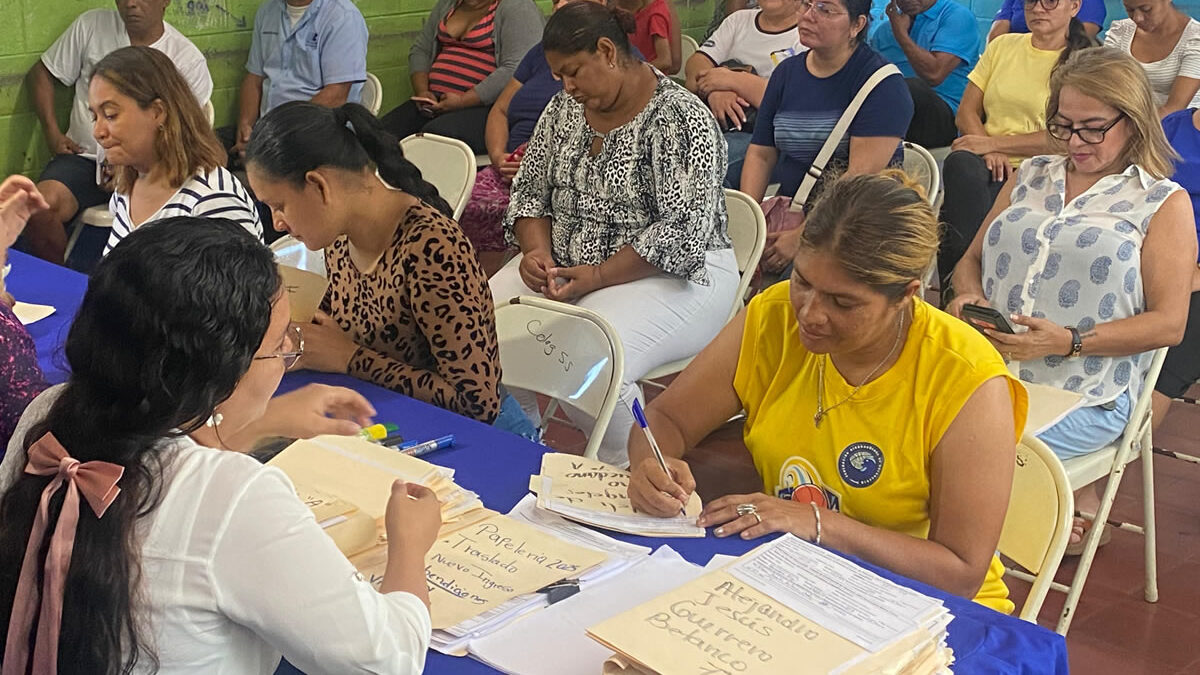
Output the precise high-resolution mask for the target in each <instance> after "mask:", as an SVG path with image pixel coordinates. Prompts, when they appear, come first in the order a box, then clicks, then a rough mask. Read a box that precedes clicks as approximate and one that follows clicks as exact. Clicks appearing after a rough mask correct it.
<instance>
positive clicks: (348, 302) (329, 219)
mask: <svg viewBox="0 0 1200 675" xmlns="http://www.w3.org/2000/svg"><path fill="white" fill-rule="evenodd" d="M246 171H247V175H248V176H249V178H250V183H251V185H252V186H253V187H254V192H255V194H256V195H258V198H259V199H260V200H262V201H263V202H264V203H266V204H267V205H268V206H270V207H271V211H272V214H273V218H274V221H275V229H277V230H280V231H286V232H288V233H290V234H291V235H292V236H293V237H295V238H296V239H297V240H299V241H301V242H302V243H304V245H305V246H307V247H308V248H309V249H311V250H314V251H315V250H320V249H325V267H326V269H327V270H328V273H329V291H328V292H327V293H326V295H325V299H324V301H323V302H322V304H321V310H322V311H321V312H319V313H318V314H317V316H316V319H315V320H314V323H311V324H305V325H303V326H301V327H300V328H301V330H302V332H303V335H304V340H305V345H306V347H305V353H304V356H303V357H302V358H301V359H300V364H299V365H300V367H302V368H310V369H313V370H321V371H327V372H338V373H349V374H350V375H353V376H355V377H358V378H360V379H364V380H368V381H370V382H374V383H375V384H378V385H380V386H382V387H387V388H388V389H392V390H394V391H398V392H400V393H402V394H405V395H406V396H412V397H413V398H417V399H420V400H422V401H425V402H426V403H432V404H433V405H436V406H439V407H442V408H446V409H448V410H451V411H453V412H456V413H458V414H460V415H463V416H466V417H470V418H472V419H476V420H479V421H480V422H484V423H488V424H492V423H495V424H496V425H497V426H500V427H502V428H505V429H508V430H510V431H514V432H517V433H520V434H522V435H525V436H531V435H533V434H534V430H533V425H532V424H531V423H530V422H529V420H528V418H526V417H525V415H524V413H522V412H521V410H520V407H519V406H518V405H517V403H516V401H509V402H507V405H506V406H505V411H504V413H503V414H502V413H501V401H502V400H503V399H504V398H505V397H502V396H501V394H500V351H499V346H498V343H497V339H496V317H495V312H494V310H493V307H492V298H491V294H490V293H489V292H488V286H487V278H486V277H485V276H484V274H483V271H482V270H481V269H480V267H479V263H478V262H477V260H476V258H475V252H474V250H473V249H472V248H471V243H470V242H469V241H468V240H467V237H466V235H465V234H463V231H462V229H461V228H459V226H458V223H456V222H454V220H453V219H452V217H451V209H450V206H449V205H448V204H447V203H446V200H444V199H442V198H441V197H440V196H439V195H438V192H437V189H436V188H434V187H433V186H432V185H430V184H429V183H427V182H426V181H425V180H424V179H423V178H422V177H421V172H420V171H419V170H418V169H417V168H416V167H415V166H413V164H412V163H411V162H409V161H408V160H406V159H405V158H404V154H403V152H402V151H401V150H400V146H399V144H398V141H397V139H396V137H395V136H392V135H391V134H390V133H388V132H387V131H386V130H385V129H384V128H383V125H382V124H381V123H380V122H379V120H378V119H376V118H375V116H373V115H371V113H370V112H368V111H367V109H366V108H364V107H362V106H360V105H358V104H355V103H348V104H346V105H343V106H342V107H340V108H325V107H323V106H319V105H316V104H312V103H301V102H296V103H288V104H284V105H282V106H280V107H278V108H276V109H275V110H272V111H271V112H269V113H267V115H266V117H263V118H262V119H261V120H259V122H258V124H257V125H256V126H255V127H254V136H253V137H252V138H251V140H250V145H249V147H248V148H247V149H246Z"/></svg>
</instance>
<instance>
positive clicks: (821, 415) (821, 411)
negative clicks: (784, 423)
mask: <svg viewBox="0 0 1200 675" xmlns="http://www.w3.org/2000/svg"><path fill="white" fill-rule="evenodd" d="M896 323H897V326H896V342H895V343H894V344H892V349H891V351H889V352H888V353H887V356H885V357H883V360H882V361H880V362H879V365H877V366H875V368H874V369H873V370H872V371H871V372H870V373H869V374H868V375H867V376H866V377H865V378H863V381H862V384H860V385H858V386H857V387H855V388H854V391H852V392H850V395H849V396H847V397H846V398H844V399H842V400H840V401H838V402H837V403H834V404H833V405H831V406H829V407H828V408H826V407H825V361H826V360H828V359H829V355H828V354H822V355H821V360H820V361H819V362H818V363H817V373H818V375H817V378H818V379H817V412H816V413H814V414H813V426H815V427H816V428H818V429H820V428H821V421H822V420H824V419H825V416H826V415H828V414H829V413H830V411H832V410H833V409H834V408H836V407H838V406H839V405H841V404H843V403H845V402H847V401H849V400H850V399H852V398H854V395H855V394H857V393H858V391H859V390H860V389H862V388H863V387H865V386H867V383H868V382H870V381H871V378H873V377H875V373H877V372H879V369H880V368H882V367H883V364H885V363H887V362H888V361H889V360H890V359H891V358H892V355H893V354H895V353H896V349H897V348H898V347H899V346H900V338H902V337H903V336H904V311H903V310H901V311H900V320H899V321H898V322H896Z"/></svg>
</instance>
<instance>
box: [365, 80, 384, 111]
mask: <svg viewBox="0 0 1200 675" xmlns="http://www.w3.org/2000/svg"><path fill="white" fill-rule="evenodd" d="M361 97H362V98H361V99H360V100H361V101H362V104H363V107H364V108H366V109H367V110H370V111H371V114H372V115H378V114H379V109H380V108H382V107H383V84H382V83H381V82H380V81H379V78H378V77H375V74H374V73H367V79H366V80H365V81H364V82H363V86H362V93H361Z"/></svg>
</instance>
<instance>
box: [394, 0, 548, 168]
mask: <svg viewBox="0 0 1200 675" xmlns="http://www.w3.org/2000/svg"><path fill="white" fill-rule="evenodd" d="M541 38H542V14H541V12H540V11H539V10H538V8H537V6H536V5H534V4H533V1H532V0H439V2H438V3H437V5H436V6H435V7H434V8H433V11H432V12H431V13H430V15H429V18H428V19H427V20H426V21H425V26H424V28H423V29H422V31H421V33H420V35H418V36H417V39H416V40H415V41H414V42H413V46H412V49H411V50H410V51H409V54H408V67H409V72H410V73H411V75H410V77H411V79H412V88H413V96H412V98H411V99H409V100H408V101H406V102H404V103H403V104H402V105H400V106H399V107H397V108H395V109H394V110H392V111H391V112H389V113H388V114H387V115H385V116H384V118H383V123H384V125H385V126H386V127H387V129H388V131H390V132H391V133H393V134H395V135H396V136H397V137H398V138H404V137H405V136H409V135H412V134H415V133H417V132H419V131H424V132H428V133H434V134H440V135H442V136H450V137H453V138H458V139H461V140H463V141H465V142H466V143H467V144H468V145H470V146H471V148H472V149H473V150H474V151H475V152H476V153H484V152H487V146H486V143H485V142H484V138H483V132H484V126H485V125H486V123H487V114H488V110H490V109H491V106H492V103H493V102H494V101H495V100H496V97H498V96H499V95H500V92H501V91H502V90H503V89H504V86H505V85H506V84H508V81H509V80H510V79H512V74H513V71H514V70H516V67H517V65H518V64H519V63H520V62H521V59H522V58H523V57H524V56H525V52H527V51H529V48H530V47H532V46H533V45H535V44H537V43H538V42H539V41H540V40H541Z"/></svg>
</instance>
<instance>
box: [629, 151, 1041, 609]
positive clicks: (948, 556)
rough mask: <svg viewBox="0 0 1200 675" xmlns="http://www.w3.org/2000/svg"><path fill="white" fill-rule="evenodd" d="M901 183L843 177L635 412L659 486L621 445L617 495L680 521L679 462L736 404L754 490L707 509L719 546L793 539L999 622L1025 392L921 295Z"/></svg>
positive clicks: (928, 238)
mask: <svg viewBox="0 0 1200 675" xmlns="http://www.w3.org/2000/svg"><path fill="white" fill-rule="evenodd" d="M902 180H903V176H902V174H898V173H895V172H889V173H888V174H885V175H861V176H853V177H850V178H844V179H842V180H839V181H837V182H836V183H834V184H833V185H831V186H830V187H829V189H828V190H827V191H826V193H825V194H824V195H823V196H822V197H821V199H820V200H819V202H818V204H817V205H816V206H815V207H814V208H813V210H812V213H810V214H809V216H808V219H807V222H806V224H805V227H804V231H803V234H802V236H801V245H800V250H799V252H798V253H797V254H796V257H795V258H794V260H793V263H794V271H793V273H792V277H791V280H790V281H789V282H783V283H780V284H777V285H775V286H772V287H771V288H769V289H767V290H766V291H764V292H763V293H762V294H760V295H759V296H758V297H756V298H755V299H754V300H753V301H752V302H751V303H750V306H749V307H748V308H747V309H746V311H744V312H742V313H741V314H740V315H739V316H738V318H737V319H735V320H734V321H732V322H730V324H729V325H728V326H726V327H725V329H724V330H723V331H722V332H721V333H720V335H718V336H717V338H716V339H715V340H714V341H713V342H712V343H711V344H709V346H708V347H706V348H705V349H704V351H702V352H701V353H700V355H699V356H697V357H696V359H695V360H694V361H692V363H691V365H689V366H688V368H687V369H686V370H685V371H684V372H683V373H682V374H680V376H679V377H678V378H677V379H676V380H675V381H674V382H673V383H672V384H671V386H670V387H669V388H668V389H667V390H666V391H665V392H664V393H663V394H662V395H660V396H659V397H658V398H656V399H655V400H654V402H653V403H651V404H650V406H649V407H648V408H647V410H646V414H647V417H648V418H649V423H650V426H651V427H652V428H653V429H654V434H655V436H656V438H657V439H658V442H659V444H660V446H661V448H662V451H663V453H664V454H665V455H666V456H667V457H668V459H667V462H668V466H669V468H670V469H671V473H672V476H671V477H668V476H666V475H665V474H664V473H663V471H662V469H661V468H660V467H659V465H658V463H657V461H656V460H655V459H654V458H653V455H652V454H651V452H650V449H649V447H648V446H647V445H646V441H645V439H644V438H642V436H641V435H640V434H639V433H634V434H631V436H630V442H629V459H630V466H631V468H632V471H633V479H632V481H631V483H630V487H629V496H630V498H631V499H632V500H633V504H634V506H636V507H637V508H639V509H642V510H643V511H645V512H648V513H653V514H656V515H661V516H668V515H671V514H674V513H678V512H679V508H680V505H681V503H682V502H684V501H686V499H687V497H688V495H689V493H690V492H691V491H692V490H694V489H695V481H694V480H693V479H692V476H691V472H690V471H689V469H688V465H687V464H686V463H685V462H684V461H683V459H682V458H683V457H684V456H685V454H686V452H687V451H688V450H689V449H690V448H692V447H694V446H695V445H696V444H697V443H698V442H700V440H701V439H703V438H704V437H705V436H707V435H708V434H709V433H710V432H712V431H713V430H714V429H716V428H717V427H718V426H720V425H721V424H723V423H724V422H725V421H726V420H728V419H729V418H730V416H732V415H734V414H736V413H737V412H738V411H739V410H742V409H745V411H746V423H745V430H744V438H745V442H746V447H747V448H749V450H750V454H751V456H752V457H753V459H754V463H755V466H756V467H757V468H758V471H759V474H760V475H761V476H762V480H763V493H756V494H752V495H732V496H726V497H722V498H720V499H717V500H715V501H713V502H711V503H709V504H708V505H707V506H706V507H705V509H704V512H703V514H702V515H701V517H700V524H701V525H703V526H705V527H707V526H718V527H717V529H716V531H715V533H716V534H717V536H733V535H740V536H741V537H743V538H747V539H750V538H754V537H760V536H763V535H766V534H769V533H772V532H791V533H793V534H795V535H797V536H799V537H802V538H804V539H807V540H809V541H813V542H816V543H819V544H821V545H824V546H829V547H831V548H836V549H838V550H840V551H844V552H846V553H849V554H851V555H855V556H858V557H859V558H862V559H864V560H867V561H869V562H872V563H875V564H877V565H880V566H882V567H885V568H887V569H890V570H892V571H893V572H897V573H899V574H903V575H905V576H908V577H911V578H913V579H917V580H920V581H923V582H925V583H928V584H931V585H933V586H937V587H938V588H942V589H944V590H946V591H949V592H951V593H955V594H958V595H961V596H964V597H968V598H970V597H974V598H975V599H976V600H977V601H978V602H981V603H983V604H985V605H987V606H989V607H992V608H994V609H997V610H1000V611H1002V612H1009V611H1011V610H1012V607H1013V605H1012V603H1011V602H1010V601H1009V600H1008V590H1007V589H1006V588H1005V586H1004V582H1003V581H1001V579H1000V576H1001V574H1002V572H1003V569H1002V568H1001V566H1000V563H999V561H998V560H997V559H996V558H995V555H994V552H995V550H996V543H997V541H998V540H999V538H1000V529H1001V526H1002V524H1003V522H1004V514H1005V512H1006V510H1007V507H1008V498H1009V492H1010V490H1011V488H1012V475H1013V464H1014V462H1015V448H1016V440H1017V438H1018V436H1019V434H1020V431H1021V429H1022V428H1023V427H1024V424H1025V412H1026V404H1027V400H1026V396H1025V390H1024V388H1022V387H1021V385H1020V384H1018V383H1017V381H1016V380H1015V379H1014V378H1013V377H1012V376H1011V375H1009V373H1008V370H1007V369H1006V368H1005V365H1004V361H1003V360H1002V359H1001V358H1000V355H999V354H998V353H997V352H996V350H995V349H994V348H993V347H992V346H991V345H990V344H988V342H987V340H986V339H985V338H984V337H983V336H982V335H980V334H979V333H977V332H976V331H975V330H974V329H973V328H970V327H969V326H966V325H965V324H964V323H962V322H961V321H957V320H956V319H954V318H953V317H951V316H950V315H948V314H944V313H943V312H941V311H940V310H938V309H935V308H934V307H931V306H930V305H928V304H926V303H924V302H923V301H921V300H920V298H919V295H918V290H919V288H920V281H919V279H920V278H921V276H922V272H923V270H924V269H925V268H926V267H927V265H928V264H929V261H930V260H931V259H932V258H933V255H934V253H935V251H936V250H937V244H938V234H937V232H938V223H937V218H935V217H934V214H933V212H932V210H931V209H930V208H929V206H928V205H927V202H926V201H925V200H924V198H923V197H922V196H921V195H919V194H918V192H917V191H915V190H914V189H912V188H910V187H908V186H906V185H905V184H903V183H902V182H901V181H902Z"/></svg>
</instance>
